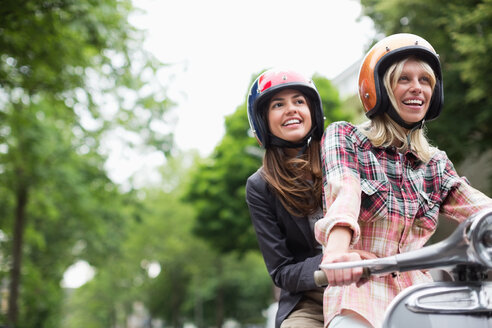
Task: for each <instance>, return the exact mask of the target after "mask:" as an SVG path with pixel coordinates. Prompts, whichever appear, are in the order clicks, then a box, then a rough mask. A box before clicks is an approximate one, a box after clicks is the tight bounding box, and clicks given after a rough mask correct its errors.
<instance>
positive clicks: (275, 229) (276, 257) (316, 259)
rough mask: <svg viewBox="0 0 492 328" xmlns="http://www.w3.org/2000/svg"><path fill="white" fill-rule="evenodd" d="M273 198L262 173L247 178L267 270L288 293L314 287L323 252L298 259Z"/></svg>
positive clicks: (248, 198) (247, 195)
mask: <svg viewBox="0 0 492 328" xmlns="http://www.w3.org/2000/svg"><path fill="white" fill-rule="evenodd" d="M271 197H272V195H271V194H270V193H269V192H268V190H267V186H266V183H265V182H264V180H263V179H262V178H261V176H260V174H259V173H256V174H254V175H253V176H252V177H250V178H249V179H248V181H247V183H246V201H247V204H248V207H249V211H250V216H251V221H252V223H253V226H254V229H255V232H256V236H257V240H258V244H259V247H260V250H261V252H262V254H263V259H264V261H265V264H266V267H267V270H268V273H269V274H270V276H271V277H272V280H273V282H274V284H275V285H276V286H278V287H280V288H282V289H284V290H287V291H289V292H292V293H297V292H303V291H307V290H311V289H314V288H316V284H315V282H314V277H313V272H314V271H316V270H318V268H319V264H320V263H321V257H322V255H321V254H319V255H316V256H310V257H306V258H299V256H297V258H296V256H295V255H294V254H293V253H292V252H291V251H290V250H289V248H288V246H287V242H288V241H287V236H286V234H285V232H283V231H282V229H281V226H280V222H279V220H278V218H277V213H276V209H275V205H274V202H273V201H272V198H271Z"/></svg>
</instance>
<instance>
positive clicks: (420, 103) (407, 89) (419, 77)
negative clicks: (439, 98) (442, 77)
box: [390, 58, 435, 123]
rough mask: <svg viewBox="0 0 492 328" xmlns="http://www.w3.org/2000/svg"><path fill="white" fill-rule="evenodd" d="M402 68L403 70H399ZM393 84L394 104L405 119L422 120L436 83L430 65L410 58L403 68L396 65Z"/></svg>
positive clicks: (407, 121)
mask: <svg viewBox="0 0 492 328" xmlns="http://www.w3.org/2000/svg"><path fill="white" fill-rule="evenodd" d="M400 69H401V72H398V71H399V70H400ZM391 85H392V91H393V96H394V99H393V101H394V104H393V105H395V107H396V110H397V112H398V114H399V115H400V117H401V118H402V119H403V121H405V122H406V123H415V122H419V121H421V120H422V119H423V118H424V117H425V114H426V113H427V110H428V109H429V105H430V101H431V98H432V92H433V89H434V85H435V78H434V76H433V74H432V70H431V69H430V67H428V68H426V67H425V64H423V62H421V61H418V60H416V59H414V58H409V59H408V60H406V62H405V63H404V64H403V67H402V68H398V66H397V67H396V69H395V72H394V76H393V77H392V81H391ZM390 98H391V97H390Z"/></svg>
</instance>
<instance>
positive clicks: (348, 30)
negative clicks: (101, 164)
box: [107, 0, 375, 183]
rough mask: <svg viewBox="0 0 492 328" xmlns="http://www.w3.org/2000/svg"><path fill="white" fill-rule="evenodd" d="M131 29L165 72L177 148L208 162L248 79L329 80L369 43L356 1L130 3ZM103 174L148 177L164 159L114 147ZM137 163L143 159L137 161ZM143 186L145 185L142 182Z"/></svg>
mask: <svg viewBox="0 0 492 328" xmlns="http://www.w3.org/2000/svg"><path fill="white" fill-rule="evenodd" d="M133 3H134V6H135V7H137V8H139V9H141V12H139V13H136V14H133V15H132V16H131V20H130V22H131V23H132V24H133V25H134V26H136V27H137V28H139V29H141V30H144V31H145V42H144V48H145V49H146V50H147V51H150V52H151V53H152V54H153V55H155V56H156V57H157V58H158V59H159V60H160V61H161V62H162V63H164V64H168V65H169V66H167V67H166V68H165V69H163V70H162V72H161V73H162V74H160V75H159V76H156V77H155V78H156V79H158V80H159V81H160V83H162V84H163V85H165V86H166V87H167V88H168V96H169V97H170V98H171V99H172V100H173V101H174V102H176V103H177V106H176V107H175V112H176V113H177V123H176V126H175V127H174V131H173V132H174V136H175V142H176V146H177V147H178V148H179V149H181V150H189V149H198V150H199V151H200V153H201V154H202V155H204V156H206V155H209V154H210V153H211V152H212V150H213V149H214V147H215V146H216V145H217V143H218V142H219V141H220V139H221V138H222V136H223V135H224V117H225V116H226V115H228V114H231V113H233V112H234V111H235V110H236V108H237V106H239V105H241V104H242V103H243V102H244V101H245V99H246V94H247V92H248V89H249V84H250V81H251V78H252V76H253V75H256V74H257V73H259V72H260V71H262V70H263V69H266V68H271V67H287V68H292V69H296V70H298V71H301V72H302V73H304V74H305V75H307V76H312V75H313V74H314V73H319V74H321V75H322V76H325V77H327V78H333V77H335V76H336V75H337V74H339V73H341V72H342V71H343V70H345V69H346V68H347V67H349V66H350V65H351V64H353V63H354V62H356V61H357V60H358V59H360V58H361V57H362V56H363V54H364V51H365V49H366V47H367V45H368V43H369V42H370V40H371V39H372V37H374V35H375V32H374V29H373V24H372V21H371V20H370V19H369V18H367V17H365V18H362V19H361V18H360V13H361V7H360V4H359V1H358V0H303V1H302V2H301V1H297V0H245V1H228V0H208V1H202V0H180V1H175V0H133ZM111 148H112V149H113V151H112V155H111V156H110V159H109V161H108V164H107V167H108V172H109V175H110V177H111V178H112V179H113V180H115V181H116V182H118V183H121V182H123V181H125V180H126V179H127V178H128V177H130V176H131V175H135V176H137V175H138V174H142V172H145V174H144V175H146V177H142V178H141V180H142V179H143V180H147V181H148V180H155V179H158V177H157V175H154V176H153V177H149V174H151V172H152V166H158V165H162V164H163V162H164V158H163V157H162V154H149V155H146V156H145V157H143V158H142V157H141V155H139V154H132V153H131V152H130V151H128V150H124V149H120V148H118V145H116V144H115V145H112V146H111ZM139 156H140V157H139ZM142 183H145V182H142Z"/></svg>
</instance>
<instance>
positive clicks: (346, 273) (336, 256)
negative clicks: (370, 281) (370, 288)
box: [321, 249, 377, 287]
mask: <svg viewBox="0 0 492 328" xmlns="http://www.w3.org/2000/svg"><path fill="white" fill-rule="evenodd" d="M374 258H377V256H376V255H374V254H373V253H371V252H367V251H363V250H356V249H354V250H348V251H346V252H336V251H332V252H327V253H325V254H324V256H323V261H322V262H321V263H322V264H327V263H338V262H349V261H359V260H366V259H374ZM322 270H323V272H324V273H325V275H326V279H327V280H328V284H329V285H331V286H344V285H350V284H352V283H356V284H357V287H358V286H360V285H362V284H364V283H365V282H366V281H367V278H364V277H362V272H363V270H362V268H351V269H338V270H328V269H322Z"/></svg>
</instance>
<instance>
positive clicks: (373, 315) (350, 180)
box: [315, 122, 492, 327]
mask: <svg viewBox="0 0 492 328" xmlns="http://www.w3.org/2000/svg"><path fill="white" fill-rule="evenodd" d="M322 156H323V173H324V174H323V175H324V190H323V193H324V205H325V211H326V212H325V216H324V218H323V219H321V220H320V221H318V223H317V224H316V226H315V236H316V239H317V240H318V242H319V243H320V244H322V245H326V242H327V240H328V235H329V233H330V231H331V229H332V228H333V227H334V226H335V225H337V226H339V225H342V226H348V227H350V228H351V229H352V230H353V238H352V242H351V246H352V247H353V248H354V249H362V250H367V251H370V252H372V253H374V254H376V255H377V256H378V257H385V256H391V255H395V254H398V253H404V252H408V251H410V250H414V249H418V248H421V247H422V246H424V244H425V243H426V242H427V241H428V240H429V238H430V237H431V236H432V234H433V233H434V232H435V230H436V228H437V222H438V215H439V214H442V215H445V216H447V217H449V218H451V219H454V220H456V221H458V222H461V221H464V220H465V219H466V218H467V217H468V216H469V215H471V214H473V213H475V212H477V211H479V210H481V209H483V208H486V207H492V200H491V199H490V198H488V197H487V196H485V195H484V194H482V193H481V192H479V191H478V190H476V189H473V188H472V187H471V186H470V185H469V184H468V183H467V182H466V180H465V179H464V178H460V177H459V176H458V175H457V173H456V171H455V169H454V167H453V164H452V163H451V161H450V160H449V159H448V158H447V156H446V154H445V153H444V152H442V151H437V152H436V153H435V154H434V155H433V156H432V158H431V160H430V161H429V162H428V163H423V162H422V161H420V160H419V159H418V158H417V156H416V155H415V154H414V153H413V152H411V151H408V152H406V153H405V154H399V153H398V151H397V150H396V148H394V147H388V148H377V147H374V146H372V144H371V142H370V141H369V139H368V138H367V137H366V136H365V135H364V134H362V133H361V132H360V131H359V130H358V128H357V127H355V126H353V125H352V124H350V123H347V122H337V123H334V124H331V125H330V126H329V127H328V128H327V130H326V132H325V134H324V137H323V141H322ZM430 281H432V278H431V277H430V274H429V273H425V272H422V271H410V272H405V273H401V274H398V275H397V276H396V277H393V276H391V275H387V276H384V277H372V278H371V279H370V280H369V282H367V283H365V284H364V285H362V286H361V287H359V288H357V287H356V286H355V284H352V285H350V286H344V287H328V288H326V290H325V293H324V316H325V325H326V324H328V323H329V322H330V321H331V319H332V318H333V317H334V316H335V315H337V314H339V313H340V312H341V311H342V310H343V309H350V310H352V311H355V312H357V313H359V314H360V315H362V316H363V317H364V318H366V319H367V320H368V321H369V322H371V324H372V325H374V326H375V327H380V326H381V324H382V320H383V317H384V313H385V310H386V308H387V307H388V305H389V303H390V302H391V301H392V300H393V298H394V297H395V296H396V295H397V294H398V293H399V292H401V291H402V290H403V289H405V288H407V287H409V286H411V285H413V284H417V283H423V282H430Z"/></svg>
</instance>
